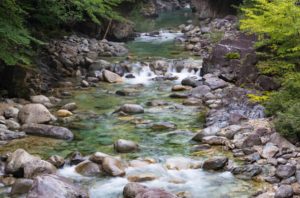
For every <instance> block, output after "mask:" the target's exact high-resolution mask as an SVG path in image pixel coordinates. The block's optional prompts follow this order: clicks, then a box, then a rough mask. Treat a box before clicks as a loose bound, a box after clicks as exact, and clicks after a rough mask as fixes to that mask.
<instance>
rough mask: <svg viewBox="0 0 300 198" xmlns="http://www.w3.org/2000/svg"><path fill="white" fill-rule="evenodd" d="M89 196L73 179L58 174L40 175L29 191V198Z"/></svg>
mask: <svg viewBox="0 0 300 198" xmlns="http://www.w3.org/2000/svg"><path fill="white" fill-rule="evenodd" d="M44 197H55V198H79V197H80V198H88V197H89V195H88V193H87V192H86V191H85V190H84V189H82V188H80V187H79V186H76V185H74V184H73V183H72V182H71V181H69V180H67V179H66V178H64V177H61V176H58V175H51V174H45V175H42V176H38V177H37V178H36V179H35V180H34V182H33V185H32V188H31V189H30V191H29V192H28V195H27V198H44Z"/></svg>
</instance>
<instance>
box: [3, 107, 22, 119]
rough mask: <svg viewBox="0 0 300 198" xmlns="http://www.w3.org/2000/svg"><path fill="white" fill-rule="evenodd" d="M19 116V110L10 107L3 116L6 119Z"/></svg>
mask: <svg viewBox="0 0 300 198" xmlns="http://www.w3.org/2000/svg"><path fill="white" fill-rule="evenodd" d="M18 114H19V109H17V108H15V107H8V108H7V109H5V110H4V112H3V115H4V117H5V118H6V119H9V118H17V117H18Z"/></svg>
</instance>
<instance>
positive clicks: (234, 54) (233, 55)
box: [225, 52, 241, 60]
mask: <svg viewBox="0 0 300 198" xmlns="http://www.w3.org/2000/svg"><path fill="white" fill-rule="evenodd" d="M225 58H226V59H229V60H231V59H240V58H241V55H240V54H239V53H238V52H229V53H227V54H226V55H225Z"/></svg>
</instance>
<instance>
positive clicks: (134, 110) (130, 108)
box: [119, 104, 144, 114]
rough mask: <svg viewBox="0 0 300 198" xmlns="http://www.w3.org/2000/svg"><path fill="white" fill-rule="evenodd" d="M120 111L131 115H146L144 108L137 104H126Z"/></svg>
mask: <svg viewBox="0 0 300 198" xmlns="http://www.w3.org/2000/svg"><path fill="white" fill-rule="evenodd" d="M119 110H120V111H123V112H124V113H129V114H139V113H144V108H143V107H142V106H141V105H137V104H124V105H123V106H122V107H121V108H120V109H119Z"/></svg>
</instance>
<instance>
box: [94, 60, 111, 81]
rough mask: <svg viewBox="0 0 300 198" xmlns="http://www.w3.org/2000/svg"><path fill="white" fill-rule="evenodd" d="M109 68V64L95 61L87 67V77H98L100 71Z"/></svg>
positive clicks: (103, 61)
mask: <svg viewBox="0 0 300 198" xmlns="http://www.w3.org/2000/svg"><path fill="white" fill-rule="evenodd" d="M110 67H111V63H110V62H108V61H105V60H97V61H96V62H94V63H92V64H91V65H90V67H89V75H90V76H93V77H99V74H100V71H102V70H104V69H108V68H110Z"/></svg>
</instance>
